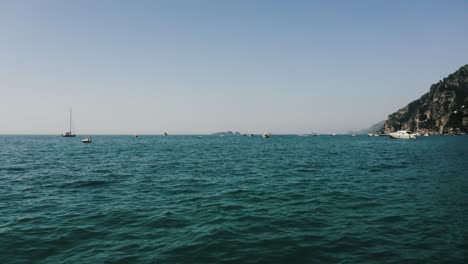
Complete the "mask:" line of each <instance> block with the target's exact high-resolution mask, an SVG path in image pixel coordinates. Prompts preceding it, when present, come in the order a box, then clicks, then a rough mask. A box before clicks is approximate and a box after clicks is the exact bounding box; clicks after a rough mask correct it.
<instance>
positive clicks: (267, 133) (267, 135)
mask: <svg viewBox="0 0 468 264" xmlns="http://www.w3.org/2000/svg"><path fill="white" fill-rule="evenodd" d="M270 136H271V133H270V132H265V133H263V135H262V137H263V138H270Z"/></svg>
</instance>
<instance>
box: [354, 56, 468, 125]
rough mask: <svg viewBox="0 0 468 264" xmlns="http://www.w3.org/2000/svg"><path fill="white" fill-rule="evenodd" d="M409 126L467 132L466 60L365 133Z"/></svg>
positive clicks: (467, 91) (467, 85)
mask: <svg viewBox="0 0 468 264" xmlns="http://www.w3.org/2000/svg"><path fill="white" fill-rule="evenodd" d="M396 130H409V131H414V132H420V133H430V134H459V133H468V64H467V65H464V66H463V67H461V68H460V69H458V70H457V71H456V72H454V73H453V74H450V75H449V76H448V77H446V78H444V79H443V80H441V81H439V82H438V83H435V84H433V85H431V87H430V90H429V92H427V93H426V94H424V95H423V96H421V98H419V99H417V100H415V101H413V102H411V103H409V104H408V105H407V106H405V107H403V108H401V109H400V110H398V111H397V112H395V113H393V114H391V115H389V116H388V118H387V120H385V121H384V122H380V123H378V124H376V125H374V126H372V127H371V128H369V129H366V130H362V131H365V132H366V133H373V132H377V133H385V134H386V133H390V132H393V131H396Z"/></svg>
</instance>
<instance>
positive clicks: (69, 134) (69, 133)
mask: <svg viewBox="0 0 468 264" xmlns="http://www.w3.org/2000/svg"><path fill="white" fill-rule="evenodd" d="M75 136H76V135H74V134H73V133H72V110H71V108H70V129H69V130H68V131H67V132H65V134H62V137H75Z"/></svg>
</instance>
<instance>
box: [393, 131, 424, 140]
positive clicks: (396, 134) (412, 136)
mask: <svg viewBox="0 0 468 264" xmlns="http://www.w3.org/2000/svg"><path fill="white" fill-rule="evenodd" d="M388 136H389V137H390V138H393V139H416V138H417V136H416V134H411V133H409V132H408V131H406V130H399V131H397V132H393V133H389V134H388Z"/></svg>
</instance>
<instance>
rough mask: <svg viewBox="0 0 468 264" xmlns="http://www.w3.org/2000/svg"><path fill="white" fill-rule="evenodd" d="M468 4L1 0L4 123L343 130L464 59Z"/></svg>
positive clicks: (80, 128)
mask: <svg viewBox="0 0 468 264" xmlns="http://www.w3.org/2000/svg"><path fill="white" fill-rule="evenodd" d="M467 26H468V2H466V1H463V0H460V1H456V0H453V1H371V0H369V1H333V0H332V1H286V0H285V1H266V0H265V1H261V0H259V1H255V0H253V1H247V0H245V1H242V0H241V1H232V0H231V1H228V0H226V1H215V0H213V1H207V0H199V1H178V0H175V1H174V0H170V1H169V0H168V1H144V0H142V1H107V0H102V1H91V0H86V1H85V0H78V1H67V0H63V1H59V0H57V1H49V0H44V1H40V0H35V1H21V0H20V1H16V0H11V1H8V0H6V1H0V92H1V95H0V133H1V134H5V133H7V134H12V133H37V134H60V133H62V132H64V131H65V130H67V128H68V109H69V107H72V108H73V113H74V115H73V116H74V126H75V128H76V132H77V133H81V134H90V133H116V134H121V133H140V134H143V133H162V132H164V131H167V132H168V133H173V134H176V133H211V132H217V131H226V130H235V131H240V132H246V133H261V132H264V131H271V132H272V133H306V132H319V133H327V132H337V133H339V132H346V131H349V130H353V129H361V128H366V127H368V126H370V125H372V124H374V123H376V122H379V121H381V120H384V119H385V118H386V117H387V115H388V114H390V113H393V112H395V111H396V110H398V109H399V108H401V107H403V106H405V105H406V104H408V103H409V102H410V101H412V100H415V99H417V98H419V97H420V96H421V95H423V94H424V93H426V92H427V91H428V90H429V87H430V85H431V84H432V83H435V82H438V81H439V80H441V79H442V78H444V77H445V76H447V75H448V74H450V73H452V72H454V71H456V70H457V69H458V68H459V67H461V66H462V65H464V64H466V63H468V48H467V47H468V29H467Z"/></svg>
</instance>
